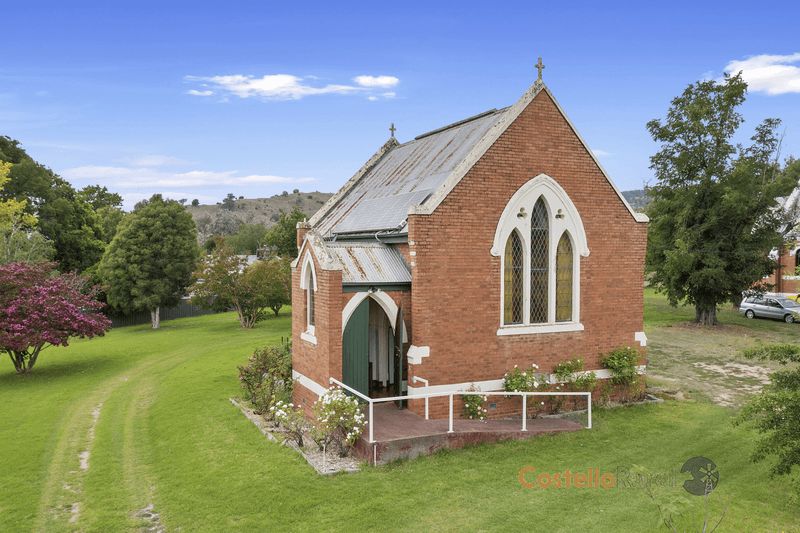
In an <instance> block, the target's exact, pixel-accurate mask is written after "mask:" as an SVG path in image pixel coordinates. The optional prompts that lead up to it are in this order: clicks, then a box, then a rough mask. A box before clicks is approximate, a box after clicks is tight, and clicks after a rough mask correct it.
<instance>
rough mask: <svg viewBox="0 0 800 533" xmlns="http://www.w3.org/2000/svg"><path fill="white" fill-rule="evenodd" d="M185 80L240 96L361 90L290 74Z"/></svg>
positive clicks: (278, 96)
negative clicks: (319, 83)
mask: <svg viewBox="0 0 800 533" xmlns="http://www.w3.org/2000/svg"><path fill="white" fill-rule="evenodd" d="M185 79H186V80H187V81H202V82H207V84H211V85H212V86H214V87H216V88H217V89H219V90H221V91H227V92H229V93H231V94H234V95H236V96H238V97H240V98H249V97H251V96H257V97H258V96H260V97H262V98H272V99H276V100H298V99H300V98H302V97H304V96H309V95H314V94H326V93H342V94H346V93H352V92H355V91H360V90H363V89H362V88H361V87H351V86H349V85H326V86H325V87H312V86H310V85H304V84H303V83H302V78H298V77H297V76H292V75H290V74H274V75H267V76H264V77H263V78H254V77H253V76H240V75H236V76H214V77H211V78H200V77H196V76H186V78H185Z"/></svg>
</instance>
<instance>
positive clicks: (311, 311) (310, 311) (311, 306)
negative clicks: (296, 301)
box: [308, 279, 314, 326]
mask: <svg viewBox="0 0 800 533" xmlns="http://www.w3.org/2000/svg"><path fill="white" fill-rule="evenodd" d="M308 325H309V326H313V325H314V281H313V279H311V280H309V283H308Z"/></svg>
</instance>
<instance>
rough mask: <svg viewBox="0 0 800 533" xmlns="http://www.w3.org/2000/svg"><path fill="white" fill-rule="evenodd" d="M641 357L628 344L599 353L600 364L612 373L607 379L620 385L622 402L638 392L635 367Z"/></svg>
mask: <svg viewBox="0 0 800 533" xmlns="http://www.w3.org/2000/svg"><path fill="white" fill-rule="evenodd" d="M641 357H642V354H641V353H639V350H637V349H636V348H631V347H630V346H625V347H624V348H617V349H615V350H611V351H610V352H608V353H604V354H602V353H601V354H600V364H601V365H603V367H605V368H607V369H609V370H611V372H613V373H614V375H613V376H612V377H611V378H610V379H609V381H611V383H613V384H614V385H617V386H620V387H622V403H626V402H628V401H632V400H634V399H636V397H637V396H638V394H639V391H638V389H639V383H637V379H636V378H637V377H638V375H639V374H638V372H637V367H638V366H639V359H641ZM639 381H641V380H639ZM628 389H630V393H631V394H630V397H628Z"/></svg>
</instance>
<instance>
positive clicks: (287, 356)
mask: <svg viewBox="0 0 800 533" xmlns="http://www.w3.org/2000/svg"><path fill="white" fill-rule="evenodd" d="M238 368H239V381H241V383H242V388H243V389H244V395H245V399H247V400H248V401H250V403H251V404H252V406H253V410H254V411H255V412H256V413H258V414H261V415H265V416H266V417H267V418H270V417H271V416H272V414H271V411H270V407H271V406H272V405H273V404H275V403H276V402H278V401H284V402H288V401H289V399H290V398H291V397H292V339H291V338H289V339H286V340H285V341H284V340H283V338H281V342H280V344H274V345H272V346H264V347H263V348H260V349H258V350H256V351H255V352H254V353H253V355H252V356H251V357H250V358H249V359H248V360H247V364H246V365H239V367H238Z"/></svg>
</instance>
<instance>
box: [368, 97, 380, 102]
mask: <svg viewBox="0 0 800 533" xmlns="http://www.w3.org/2000/svg"><path fill="white" fill-rule="evenodd" d="M377 99H378V97H377V96H370V97H369V98H367V100H372V101H375V100H377Z"/></svg>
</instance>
